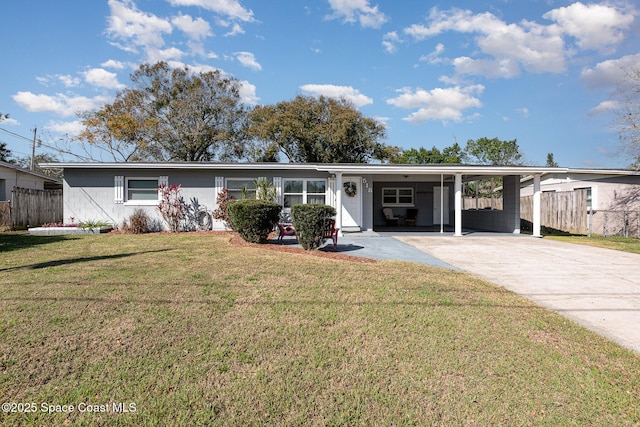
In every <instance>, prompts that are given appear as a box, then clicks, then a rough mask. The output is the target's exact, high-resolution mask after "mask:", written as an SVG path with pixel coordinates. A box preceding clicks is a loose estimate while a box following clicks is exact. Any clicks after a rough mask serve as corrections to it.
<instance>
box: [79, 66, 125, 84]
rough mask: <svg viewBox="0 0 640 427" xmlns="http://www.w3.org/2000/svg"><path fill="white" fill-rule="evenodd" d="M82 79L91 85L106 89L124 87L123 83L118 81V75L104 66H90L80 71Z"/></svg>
mask: <svg viewBox="0 0 640 427" xmlns="http://www.w3.org/2000/svg"><path fill="white" fill-rule="evenodd" d="M82 75H83V77H84V80H85V81H86V82H87V83H89V84H90V85H93V86H98V87H103V88H106V89H124V88H125V85H123V84H122V83H120V82H118V75H117V74H116V73H112V72H111V71H107V70H105V69H104V68H91V69H89V70H87V71H85V72H83V73H82Z"/></svg>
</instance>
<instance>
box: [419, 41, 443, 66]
mask: <svg viewBox="0 0 640 427" xmlns="http://www.w3.org/2000/svg"><path fill="white" fill-rule="evenodd" d="M442 52H444V45H443V44H442V43H438V44H437V45H436V47H435V48H434V49H433V52H431V53H430V54H428V55H422V56H421V57H420V58H419V59H418V60H419V61H421V62H428V63H429V64H438V63H440V62H442V58H440V55H441V54H442Z"/></svg>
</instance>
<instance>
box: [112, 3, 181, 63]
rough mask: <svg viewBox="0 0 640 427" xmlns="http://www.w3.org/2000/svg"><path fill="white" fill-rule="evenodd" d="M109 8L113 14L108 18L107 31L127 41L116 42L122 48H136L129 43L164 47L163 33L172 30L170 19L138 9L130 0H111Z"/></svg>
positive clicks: (114, 36)
mask: <svg viewBox="0 0 640 427" xmlns="http://www.w3.org/2000/svg"><path fill="white" fill-rule="evenodd" d="M109 8H110V10H111V15H110V16H109V18H108V19H107V21H108V27H107V33H108V34H109V35H110V36H111V37H113V38H115V39H118V40H121V41H122V42H124V43H125V44H124V45H123V44H119V43H116V44H115V45H116V46H118V47H120V48H122V49H125V50H128V51H131V50H135V48H134V47H131V46H129V45H128V43H132V44H133V45H134V46H144V47H147V46H149V47H162V46H164V39H163V34H170V33H171V31H172V26H171V23H170V22H169V21H167V20H166V19H162V18H159V17H157V16H156V15H153V14H151V13H146V12H142V11H140V10H138V9H137V8H136V6H135V4H133V2H132V1H130V0H124V1H117V0H109Z"/></svg>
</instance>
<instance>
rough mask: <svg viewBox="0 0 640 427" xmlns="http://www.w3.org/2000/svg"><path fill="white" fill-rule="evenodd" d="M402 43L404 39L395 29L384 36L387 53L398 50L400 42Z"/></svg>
mask: <svg viewBox="0 0 640 427" xmlns="http://www.w3.org/2000/svg"><path fill="white" fill-rule="evenodd" d="M399 43H402V40H401V39H400V37H399V36H398V33H397V32H395V31H390V32H388V33H387V34H385V35H384V36H382V47H384V50H385V51H386V52H387V53H391V54H393V53H396V52H397V51H398V46H397V45H398V44H399Z"/></svg>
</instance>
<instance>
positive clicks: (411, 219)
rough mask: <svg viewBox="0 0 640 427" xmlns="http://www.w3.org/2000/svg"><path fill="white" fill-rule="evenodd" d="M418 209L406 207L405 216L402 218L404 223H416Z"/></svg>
mask: <svg viewBox="0 0 640 427" xmlns="http://www.w3.org/2000/svg"><path fill="white" fill-rule="evenodd" d="M417 216H418V209H413V208H411V209H407V216H406V217H405V218H404V223H405V225H416V218H417Z"/></svg>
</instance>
